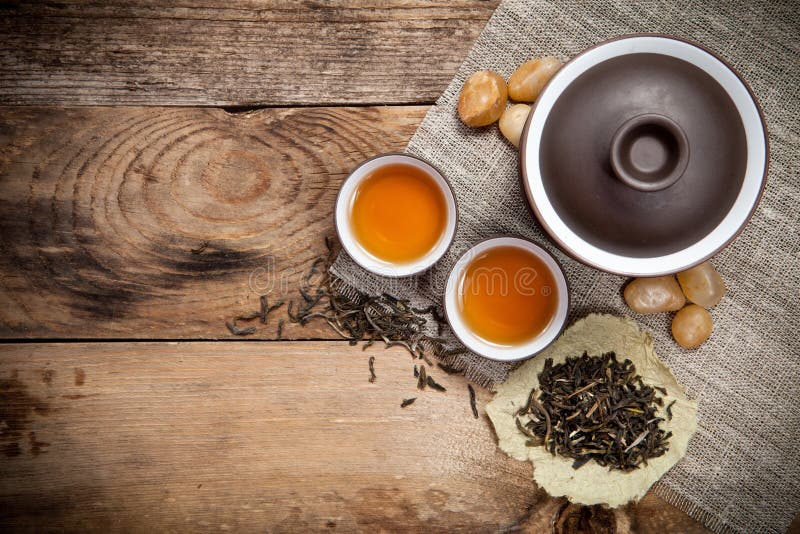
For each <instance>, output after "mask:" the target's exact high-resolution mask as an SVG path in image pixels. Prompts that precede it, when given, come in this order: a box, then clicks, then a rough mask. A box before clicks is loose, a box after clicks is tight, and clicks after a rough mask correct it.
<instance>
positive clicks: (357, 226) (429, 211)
mask: <svg viewBox="0 0 800 534" xmlns="http://www.w3.org/2000/svg"><path fill="white" fill-rule="evenodd" d="M350 218H351V221H352V227H353V234H354V235H355V238H356V239H357V240H358V242H359V243H360V244H361V246H362V247H364V248H365V249H366V250H367V252H369V253H370V254H372V255H373V256H375V257H377V258H379V259H382V260H384V261H387V262H398V263H405V262H410V261H414V260H418V259H420V258H422V257H423V256H425V255H426V254H428V253H429V252H430V251H431V250H433V248H434V247H435V246H436V244H437V243H438V242H439V240H440V239H441V237H442V234H444V230H445V227H446V225H447V205H446V204H445V199H444V194H442V190H441V189H440V188H439V186H438V185H437V184H436V182H435V181H434V180H433V178H432V177H431V176H430V175H429V174H428V173H426V172H425V171H423V170H422V169H421V168H419V167H416V166H413V165H409V164H407V163H392V164H389V165H384V166H383V167H379V168H378V169H376V170H374V171H372V172H371V173H370V174H369V175H367V177H366V178H364V180H362V181H361V183H360V184H359V185H358V187H357V188H356V192H355V195H354V196H353V202H352V205H351V208H350Z"/></svg>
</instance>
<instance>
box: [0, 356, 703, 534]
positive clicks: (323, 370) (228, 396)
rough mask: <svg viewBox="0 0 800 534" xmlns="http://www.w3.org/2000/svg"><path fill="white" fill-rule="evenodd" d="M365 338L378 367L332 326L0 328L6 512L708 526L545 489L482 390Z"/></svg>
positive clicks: (48, 523)
mask: <svg viewBox="0 0 800 534" xmlns="http://www.w3.org/2000/svg"><path fill="white" fill-rule="evenodd" d="M371 354H372V355H375V356H376V358H377V360H376V364H375V368H376V371H377V375H378V379H377V381H376V382H375V383H374V384H372V383H370V382H369V381H368V380H367V379H368V376H369V373H368V370H367V357H368V355H367V354H365V353H363V352H362V351H361V350H359V349H354V348H352V347H348V346H347V345H346V344H345V343H341V342H300V343H295V342H283V343H275V342H264V343H246V342H232V343H224V344H222V343H208V342H205V343H204V342H193V343H163V342H162V343H156V342H141V343H68V344H61V343H51V344H36V343H31V344H22V345H15V344H5V345H2V346H0V396H2V399H0V410H2V412H0V413H1V414H2V420H3V421H4V425H3V427H2V431H1V432H0V445H2V450H3V452H4V458H3V460H2V462H0V527H2V528H3V530H5V531H9V530H16V531H43V530H50V531H61V530H67V531H82V532H99V531H102V532H123V531H124V532H152V531H191V532H211V531H214V532H219V531H246V532H251V531H260V532H263V531H265V530H267V531H273V532H278V531H291V532H300V531H317V530H340V531H354V530H362V531H377V530H384V531H420V530H423V529H424V530H442V529H448V530H456V531H503V532H510V531H525V532H547V531H551V527H555V528H556V532H577V531H580V527H581V525H584V524H589V525H592V526H593V528H603V529H608V528H613V529H615V531H616V532H653V531H673V532H676V531H677V532H700V531H702V529H700V527H699V526H698V524H697V523H695V522H694V521H693V520H691V519H690V518H689V517H688V516H686V515H685V514H683V513H682V512H679V511H677V510H676V509H674V508H671V507H670V506H668V505H666V504H665V503H664V502H663V501H661V500H659V499H658V498H656V497H653V496H648V497H646V498H645V499H644V500H643V501H642V503H640V504H639V505H637V506H629V507H627V508H624V509H621V510H618V511H616V512H613V513H612V512H610V511H606V510H602V509H599V508H596V507H595V508H582V507H577V506H574V505H569V506H568V505H567V503H566V502H565V501H564V499H553V498H549V497H547V496H546V495H545V494H544V492H542V491H541V490H537V489H536V488H535V487H534V486H533V481H532V476H531V471H530V465H529V464H527V463H523V462H517V461H514V460H511V459H510V458H508V457H506V456H505V455H504V454H502V453H500V452H499V451H498V450H497V448H496V446H495V437H494V434H493V431H492V430H491V428H490V423H489V422H488V420H487V418H486V416H485V414H484V413H483V409H482V406H483V404H484V403H485V402H486V401H487V400H488V397H489V394H488V393H487V392H486V391H484V390H479V391H478V397H479V405H480V406H481V409H480V414H481V417H480V419H477V420H476V419H474V418H473V417H472V415H471V413H470V408H469V403H468V393H467V389H466V383H465V381H464V379H463V378H462V377H460V376H448V375H445V374H444V373H436V374H435V377H436V380H437V381H439V382H441V383H442V384H444V385H445V386H446V387H447V392H445V393H438V392H434V391H430V390H426V391H424V392H420V391H418V390H417V389H416V387H415V383H414V378H413V376H412V370H411V365H412V362H411V360H410V359H409V357H408V355H407V353H405V352H404V351H402V349H397V348H395V349H389V350H385V351H382V350H376V351H372V352H371ZM408 397H417V401H416V402H415V403H414V404H412V405H411V406H409V407H408V408H405V409H401V408H400V406H399V404H400V401H401V400H402V399H404V398H408ZM654 510H655V511H658V513H656V514H654V513H653V512H654ZM584 528H585V527H584Z"/></svg>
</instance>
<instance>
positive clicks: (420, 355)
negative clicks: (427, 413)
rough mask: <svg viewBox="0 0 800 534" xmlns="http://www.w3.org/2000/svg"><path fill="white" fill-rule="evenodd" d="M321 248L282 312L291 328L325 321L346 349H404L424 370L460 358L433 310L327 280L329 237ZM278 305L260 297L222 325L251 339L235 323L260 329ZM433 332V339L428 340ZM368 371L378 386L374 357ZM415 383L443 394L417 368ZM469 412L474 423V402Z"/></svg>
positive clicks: (330, 256) (330, 277) (330, 252)
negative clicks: (294, 298) (253, 322)
mask: <svg viewBox="0 0 800 534" xmlns="http://www.w3.org/2000/svg"><path fill="white" fill-rule="evenodd" d="M325 245H326V247H327V249H328V254H327V255H326V256H321V257H319V258H316V259H315V260H314V261H313V263H312V264H311V268H310V269H309V271H308V273H307V274H306V275H305V277H304V278H303V283H302V285H301V288H300V290H299V293H300V297H301V298H300V299H298V300H297V301H290V302H289V304H288V306H287V315H288V319H289V321H290V322H292V323H297V324H299V325H301V326H305V325H307V324H308V323H309V322H310V321H312V320H313V319H320V320H324V321H325V322H326V323H327V324H328V326H330V327H331V328H332V329H333V330H334V331H335V332H336V333H337V334H339V336H341V337H342V338H344V339H346V340H347V341H348V342H349V343H350V345H357V344H358V343H359V342H363V345H362V349H363V350H366V349H367V348H369V347H371V346H372V345H374V344H375V343H376V342H382V343H384V345H385V347H387V348H388V347H394V346H399V347H403V348H404V349H406V351H408V352H409V354H411V357H412V359H413V360H415V361H416V360H423V361H424V362H425V363H427V364H428V366H429V367H433V366H434V359H442V358H447V357H449V356H453V355H456V354H460V353H463V352H465V349H463V348H448V347H447V346H446V344H447V343H448V340H446V339H444V338H442V337H440V335H441V332H442V328H443V327H444V325H445V324H446V321H445V318H444V317H443V316H442V315H441V313H439V311H438V310H437V309H436V307H435V306H429V307H427V308H422V309H420V308H415V307H413V306H412V305H411V303H410V302H409V301H408V300H404V299H400V298H397V297H394V296H392V295H389V294H388V293H384V294H382V295H377V296H368V295H365V294H363V293H361V292H359V291H356V290H354V289H353V288H351V287H349V286H347V285H345V284H344V283H342V282H341V281H340V280H339V279H337V278H335V277H334V276H333V275H331V274H330V272H329V270H328V269H329V267H330V265H331V263H332V262H333V260H334V259H335V256H336V251H335V246H334V243H333V240H332V239H331V238H330V237H327V238H326V239H325ZM281 305H283V301H278V302H277V303H275V304H273V305H269V302H268V301H267V298H266V297H265V296H262V297H261V309H260V310H258V311H253V312H252V313H247V314H243V315H239V316H237V317H235V318H234V319H233V321H232V322H231V321H229V322H227V323H226V325H227V327H228V329H229V330H230V331H231V333H233V334H235V335H250V334H253V333H255V332H256V327H254V326H251V327H249V328H243V329H242V328H239V327H238V326H237V322H238V321H250V320H255V319H260V320H261V323H263V324H267V318H268V316H269V314H270V313H271V312H273V311H274V310H276V309H277V308H279V307H280V306H281ZM282 326H283V319H281V320H280V321H279V323H278V339H280V338H281V336H280V333H281V329H282ZM433 331H435V332H436V335H432V332H433ZM368 366H369V381H370V382H373V383H374V382H375V381H376V380H377V375H376V373H375V357H374V356H373V357H370V359H369V361H368ZM438 366H439V367H440V368H441V369H442V370H443V371H445V372H446V373H447V374H453V373H460V372H462V370H459V369H454V368H452V367H450V366H447V365H445V364H443V363H438ZM414 377H415V378H417V387H418V388H419V389H421V390H422V389H425V388H426V387H428V388H430V389H434V390H436V391H442V392H443V391H446V389H445V387H444V386H442V385H441V384H439V383H438V382H436V381H435V380H434V379H433V378H432V377H431V376H430V374H429V373H428V372H427V371H426V369H425V366H424V365H422V364H420V366H419V368H417V366H416V365H415V366H414ZM472 398H473V397H471V399H472ZM412 402H413V400H410V399H406V401H404V404H403V407H406V406H409V405H410V404H411V403H412ZM471 409H472V412H473V414H475V417H476V418H477V409H476V408H475V407H474V401H473V400H471Z"/></svg>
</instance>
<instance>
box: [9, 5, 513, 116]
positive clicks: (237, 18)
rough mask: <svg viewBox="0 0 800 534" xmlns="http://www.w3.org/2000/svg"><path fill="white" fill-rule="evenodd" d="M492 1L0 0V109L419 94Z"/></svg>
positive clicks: (459, 49) (411, 97)
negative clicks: (8, 0)
mask: <svg viewBox="0 0 800 534" xmlns="http://www.w3.org/2000/svg"><path fill="white" fill-rule="evenodd" d="M497 3H498V2H497V0H489V1H486V0H460V1H458V2H427V1H419V0H399V1H384V0H377V1H375V0H373V1H369V0H349V1H344V2H335V3H328V2H324V3H323V2H302V3H301V2H269V3H265V2H259V1H241V2H227V1H219V0H211V1H208V0H193V1H190V2H181V3H180V4H174V3H169V2H167V3H164V2H155V1H149V0H138V1H135V2H130V1H128V0H112V1H108V2H100V3H87V2H83V1H80V0H64V1H60V2H30V3H29V2H20V3H16V2H11V3H10V4H9V3H5V4H3V5H2V6H0V104H36V105H53V104H67V105H76V104H79V105H97V104H105V105H179V106H198V105H206V106H255V105H298V104H323V103H324V104H353V103H360V104H366V103H368V104H382V103H430V102H433V101H434V100H435V99H436V98H438V96H439V94H440V93H441V92H442V90H443V89H444V88H445V87H446V86H447V83H448V82H449V81H450V79H451V78H452V77H453V74H454V73H455V71H456V69H457V68H458V66H459V64H460V63H461V61H462V60H463V58H464V57H465V56H466V54H467V51H468V50H469V48H470V46H472V42H473V41H474V39H475V38H476V37H477V35H478V34H479V33H480V31H481V29H482V28H483V26H484V24H485V22H486V21H487V20H488V19H489V17H490V16H491V13H492V11H493V10H494V7H495V6H496V4H497Z"/></svg>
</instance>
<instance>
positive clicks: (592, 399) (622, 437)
mask: <svg viewBox="0 0 800 534" xmlns="http://www.w3.org/2000/svg"><path fill="white" fill-rule="evenodd" d="M539 389H540V394H539V395H538V396H537V390H536V388H534V389H533V390H532V391H531V392H530V395H529V397H528V402H527V404H526V405H525V406H523V407H522V408H520V409H519V410H518V411H517V414H516V419H515V420H516V424H517V428H518V429H519V430H520V431H521V432H522V433H523V434H525V435H526V436H528V437H529V438H530V439H529V440H528V442H527V445H528V446H540V445H544V447H545V448H546V449H547V450H548V451H549V452H550V453H552V454H560V455H562V456H565V457H569V458H572V459H574V462H573V464H572V467H573V468H575V469H578V468H580V467H582V466H583V465H585V464H586V463H587V462H589V461H590V460H594V461H595V462H597V463H598V464H600V465H601V466H604V467H605V466H608V467H609V468H610V469H612V470H613V469H620V470H623V471H630V470H633V469H636V468H637V467H639V465H640V464H642V463H645V464H646V463H647V460H648V459H650V458H656V457H658V456H662V455H663V454H664V453H665V452H666V451H667V449H668V447H669V443H668V440H669V438H670V436H671V435H672V432H665V431H664V430H663V429H661V428H659V423H660V422H662V421H663V420H664V419H663V418H661V417H659V416H658V415H657V414H656V411H657V410H658V407H659V406H662V405H663V400H662V399H661V398H660V397H658V396H657V395H656V389H658V390H659V391H660V392H661V393H662V394H664V395H666V390H664V389H663V388H654V387H652V386H648V385H646V384H645V383H644V382H643V381H642V378H641V377H640V376H639V375H637V374H636V367H635V366H634V365H633V363H632V362H631V361H630V360H627V359H626V360H624V361H622V362H620V361H618V360H617V357H616V354H615V353H614V352H608V353H606V354H603V355H602V356H588V355H587V354H586V353H585V352H584V353H583V355H582V356H581V357H571V358H567V359H566V361H565V362H563V363H560V364H558V365H553V360H552V359H551V358H548V359H547V360H546V361H545V364H544V369H543V371H542V372H541V373H540V374H539ZM668 408H669V407H668ZM667 413H668V414H669V413H670V411H669V410H667Z"/></svg>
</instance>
